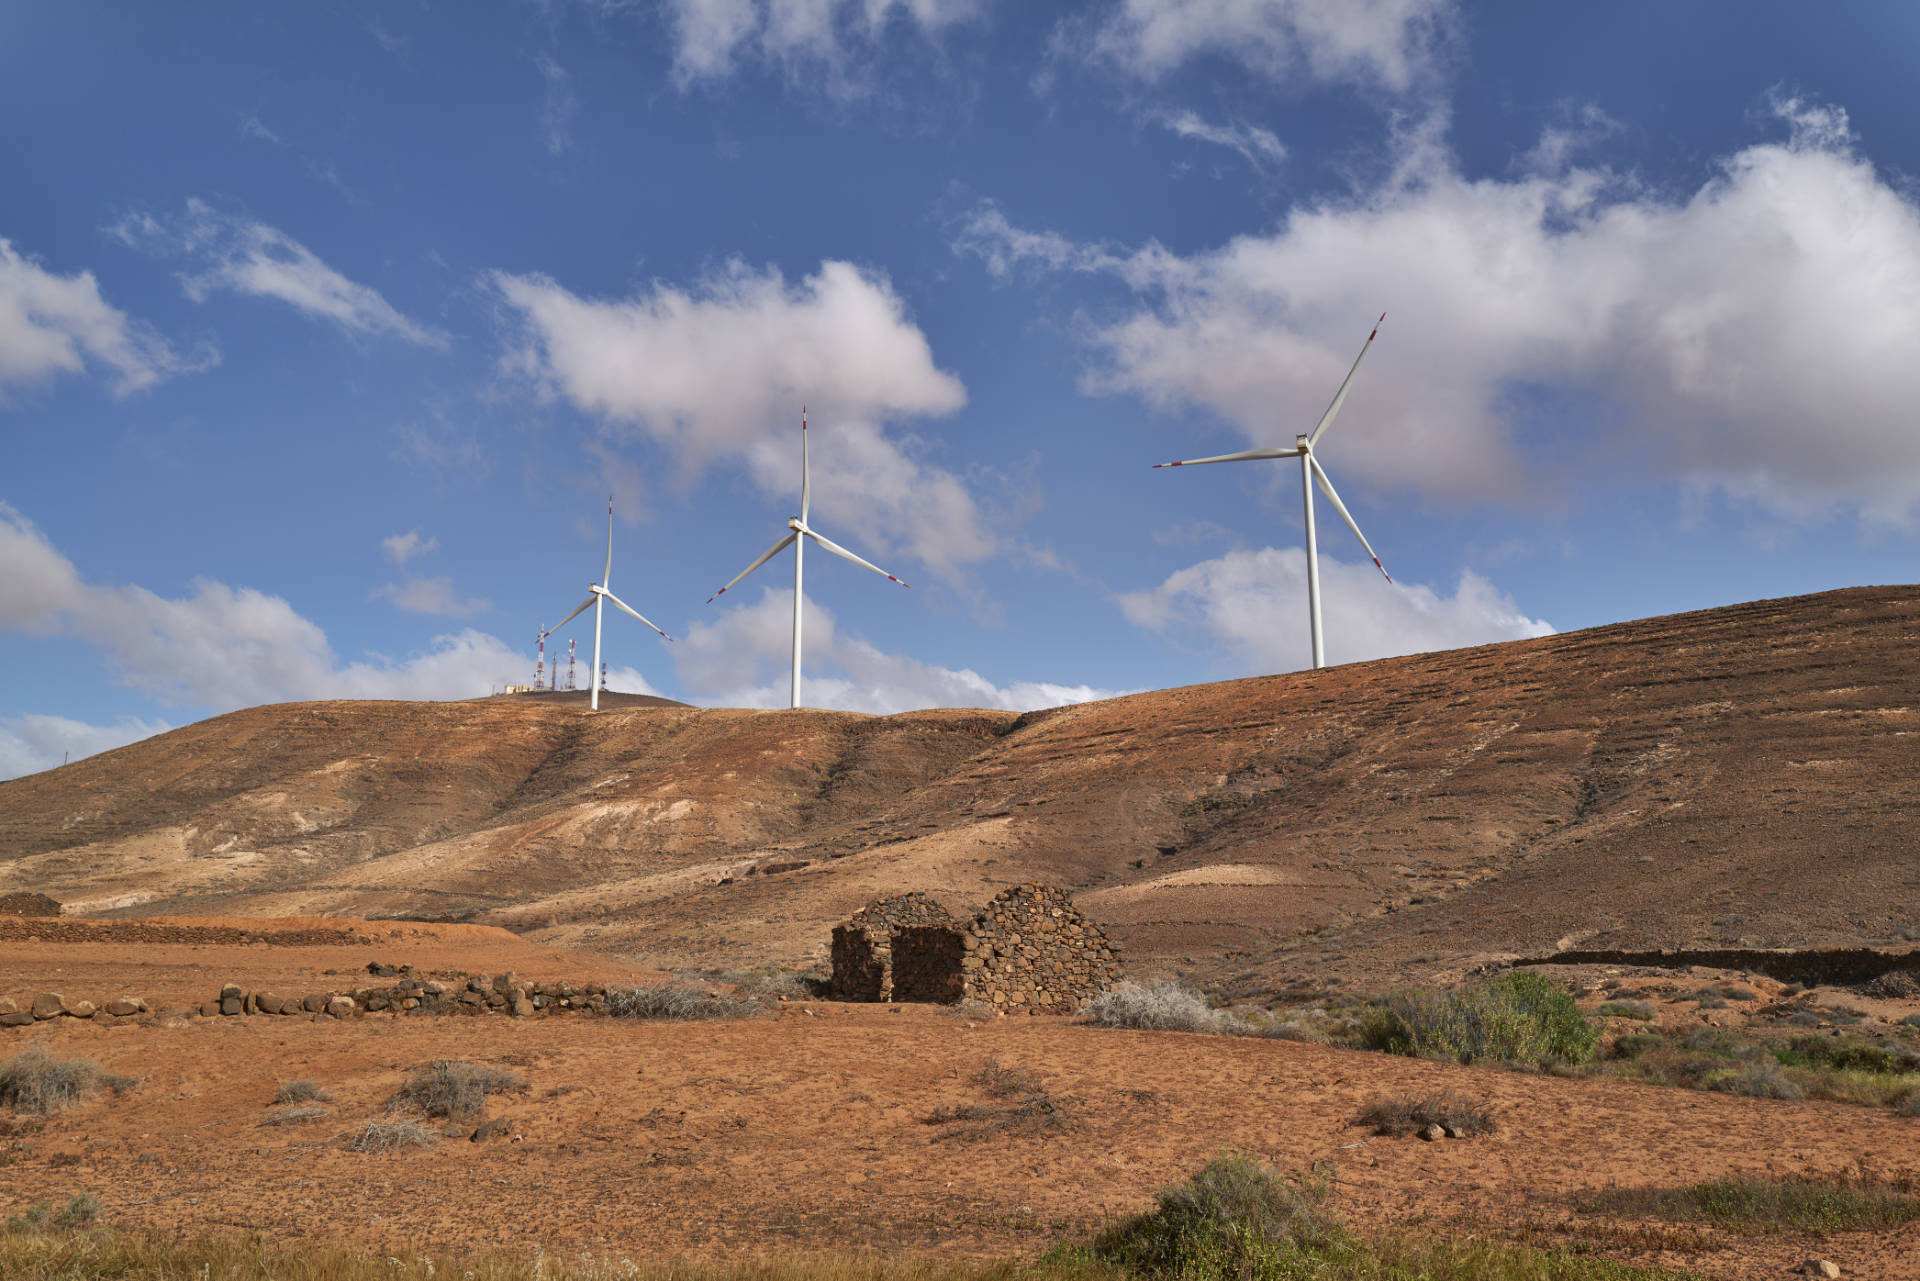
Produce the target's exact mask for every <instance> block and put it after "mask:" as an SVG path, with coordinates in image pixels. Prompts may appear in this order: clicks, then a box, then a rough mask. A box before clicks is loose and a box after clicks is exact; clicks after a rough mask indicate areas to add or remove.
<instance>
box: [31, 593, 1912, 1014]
mask: <svg viewBox="0 0 1920 1281" xmlns="http://www.w3.org/2000/svg"><path fill="white" fill-rule="evenodd" d="M1917 623H1920V594H1917V593H1916V591H1915V589H1913V588H1910V587H1887V588H1862V589H1856V590H1849V591H1841V592H1830V593H1825V594H1822V595H1818V596H1806V597H1797V598H1792V599H1787V600H1777V601H1760V602H1754V603H1751V604H1746V605H1739V606H1732V607H1728V608H1724V609H1716V610H1708V611H1704V612H1701V613H1695V614H1683V615H1675V616H1673V617H1669V618H1658V619H1649V620H1644V621H1640V622H1633V623H1624V624H1619V625H1617V626H1610V627H1603V628H1596V629H1593V630H1589V631H1583V632H1572V633H1567V634H1563V635H1559V636H1551V637H1545V638H1542V639H1539V640H1533V641H1524V642H1514V643H1510V644H1504V645H1495V646H1488V647H1484V648H1480V649H1471V650H1457V651H1451V652H1447V653H1441V654H1426V655H1417V656H1413V657H1409V658H1399V659H1390V660H1383V661H1380V662H1373V663H1358V664H1352V665H1348V666H1344V667H1336V668H1328V669H1326V670H1324V671H1319V672H1300V673H1293V674H1290V675H1284V676H1274V677H1267V678H1259V679H1252V680H1239V681H1229V682H1224V683H1221V684H1216V685H1202V686H1194V687H1191V688H1186V689H1174V690H1163V691H1156V692H1152V693H1146V694H1138V695H1133V696H1129V697H1126V698H1119V699H1113V700H1109V701H1107V702H1103V703H1094V704H1087V705H1083V706H1078V707H1069V708H1061V709H1056V710H1053V711H1048V712H1038V713H1029V714H1026V715H1020V716H1016V715H1014V714H1013V713H1010V712H996V711H980V710H960V711H929V712H914V713H908V714H904V715H899V716H887V717H874V716H861V715H855V714H852V713H844V712H826V711H811V710H809V711H801V712H788V711H778V712H761V711H742V710H729V709H700V708H685V707H672V706H667V707H655V706H627V705H620V706H616V707H613V708H610V709H609V710H603V711H602V712H600V713H599V714H598V715H590V714H589V713H587V712H586V711H585V710H584V708H583V706H582V705H581V704H580V701H579V698H578V697H577V696H576V697H575V698H574V701H573V702H571V703H569V702H566V701H565V696H561V697H558V698H555V699H548V700H541V699H533V698H523V697H518V696H514V697H501V698H492V699H480V700H475V701H473V702H469V703H455V704H425V703H364V702H363V703H308V704H294V705H287V706H279V707H261V708H253V709H249V710H247V711H242V712H235V713H233V714H231V715H228V716H222V717H217V718H214V719H212V720H208V721H204V722H201V723H199V724H196V725H190V726H187V727H185V728H183V729H180V730H176V731H173V732H171V733H168V734H164V735H161V736H159V737H157V738H155V739H152V740H149V741H147V742H145V743H139V744H135V745H133V746H130V747H127V748H123V749H121V750H119V751H115V752H109V753H105V754H103V755H101V756H97V757H94V758H91V759H89V760H85V761H79V762H75V763H74V764H72V765H70V766H66V767H63V768H61V769H57V770H49V771H46V772H45V773H42V774H37V775H33V776H31V777H28V778H22V779H16V780H13V781H11V782H5V783H0V893H3V892H6V891H9V890H32V891H42V892H45V893H48V894H51V895H53V896H54V897H56V898H58V899H61V900H62V901H64V902H66V903H67V904H68V905H69V911H71V912H74V913H78V914H83V915H102V914H116V913H120V914H130V913H139V914H142V915H149V914H154V913H161V912H191V913H199V914H204V915H211V914H244V915H263V916H264V915H277V916H289V915H344V916H360V917H369V916H386V915H396V914H397V915H405V916H417V917H427V918H434V919H458V920H474V921H479V922H484V923H491V924H499V925H504V926H507V927H510V928H513V929H515V930H516V931H519V932H522V933H526V934H529V935H531V936H533V937H536V938H540V939H544V940H548V941H551V942H555V943H562V944H567V945H576V946H578V945H584V946H588V947H592V948H594V949H596V950H602V951H605V950H617V951H620V952H623V953H625V954H627V955H630V956H632V957H633V958H635V960H636V961H641V962H645V963H648V964H653V965H658V966H661V967H665V968H678V967H683V966H703V965H704V966H735V967H742V966H753V965H765V964H788V965H795V966H804V965H808V964H817V963H818V962H819V961H820V960H821V959H822V958H823V957H824V954H825V948H826V941H827V937H828V931H829V930H830V928H831V926H832V925H833V924H834V923H835V922H837V921H839V920H842V919H844V918H845V917H846V916H847V915H849V914H850V913H851V912H852V911H853V910H855V909H856V908H858V907H860V906H862V905H864V904H865V903H866V902H867V901H869V900H870V899H872V898H873V897H875V896H877V895H879V894H883V893H895V892H899V891H901V890H907V889H924V890H928V891H931V892H933V893H934V894H935V895H936V896H939V897H941V898H942V899H943V900H944V901H946V902H947V903H948V905H949V906H950V907H953V908H956V909H961V908H971V907H975V906H978V905H979V904H980V903H983V902H985V901H986V900H987V899H989V898H991V897H992V896H993V894H994V893H995V892H997V891H998V890H999V889H1001V888H1002V887H1004V886H1005V885H1007V884H1012V883H1017V882H1020V881H1024V880H1030V879H1042V880H1047V881H1051V882H1054V883H1057V884H1061V885H1064V886H1066V887H1068V888H1069V889H1071V890H1073V891H1074V892H1075V893H1076V894H1077V896H1078V899H1079V903H1080V905H1081V907H1082V908H1083V910H1085V911H1086V912H1087V913H1088V914H1089V915H1090V916H1092V917H1093V918H1094V919H1095V920H1097V921H1098V922H1100V924H1101V925H1103V926H1104V927H1105V928H1106V929H1107V930H1108V931H1109V933H1110V934H1112V935H1113V936H1115V937H1116V938H1117V939H1118V940H1119V941H1121V942H1122V943H1124V944H1126V945H1127V946H1128V948H1129V950H1130V955H1131V956H1132V957H1133V958H1134V960H1135V962H1136V964H1138V965H1139V966H1141V967H1143V968H1158V969H1185V970H1188V971H1190V972H1192V973H1193V974H1195V975H1196V976H1198V977H1201V978H1204V979H1208V980H1211V981H1214V982H1218V983H1221V984H1228V985H1232V986H1233V987H1235V988H1236V989H1237V990H1243V991H1256V990H1261V989H1265V990H1283V989H1287V988H1290V987H1293V986H1297V985H1298V984H1300V983H1302V982H1312V983H1324V982H1327V981H1329V980H1338V981H1341V982H1344V983H1346V984H1347V985H1348V987H1349V988H1353V987H1377V986H1381V985H1384V984H1387V983H1392V982H1402V981H1408V980H1415V981H1422V982H1434V981H1445V980H1448V979H1450V978H1454V977H1458V975H1460V974H1461V973H1463V972H1464V971H1465V970H1467V969H1469V968H1471V967H1472V966H1474V965H1476V964H1479V963H1481V962H1483V961H1485V960H1486V959H1488V958H1490V957H1498V956H1503V955H1513V954H1516V953H1521V954H1539V953H1541V952H1546V951H1551V950H1552V949H1554V948H1555V947H1563V946H1564V947H1576V946H1577V947H1585V948H1607V947H1613V948H1645V947H1699V946H1733V945H1741V946H1757V947H1783V946H1795V947H1804V946H1830V945H1843V946H1845V945H1859V944H1868V943H1887V942H1893V941H1897V940H1898V939H1899V938H1900V937H1901V936H1902V934H1903V932H1906V933H1910V932H1912V931H1914V930H1916V929H1920V921H1916V920H1915V918H1914V916H1913V908H1912V904H1913V902H1914V900H1915V895H1916V890H1917V889H1920V871H1916V867H1915V864H1914V861H1913V858H1912V833H1913V831H1914V830H1915V827H1916V824H1917V823H1920V791H1917V790H1916V789H1915V788H1914V787H1913V785H1912V778H1913V759H1914V745H1913V744H1911V743H1908V742H1907V741H1906V740H1907V739H1908V738H1910V737H1913V736H1914V734H1915V733H1916V731H1917V730H1920V707H1916V705H1915V691H1916V689H1920V643H1916V642H1917V641H1920V626H1917V625H1916V624H1917ZM616 701H617V700H616Z"/></svg>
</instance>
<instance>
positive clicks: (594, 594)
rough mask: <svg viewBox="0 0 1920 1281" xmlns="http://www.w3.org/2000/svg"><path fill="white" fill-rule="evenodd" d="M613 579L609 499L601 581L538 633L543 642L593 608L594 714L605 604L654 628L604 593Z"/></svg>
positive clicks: (591, 700)
mask: <svg viewBox="0 0 1920 1281" xmlns="http://www.w3.org/2000/svg"><path fill="white" fill-rule="evenodd" d="M612 577H613V499H612V498H608V499H607V567H606V568H605V569H603V570H601V571H600V581H599V582H597V583H588V584H587V591H588V592H589V593H591V594H590V595H589V596H588V597H587V598H586V599H585V600H583V601H581V602H580V603H579V604H578V605H576V606H574V609H573V613H571V614H568V615H567V616H566V617H565V618H563V619H561V620H560V621H559V622H557V623H555V624H554V625H553V626H552V627H549V628H547V630H546V631H544V632H542V633H540V639H541V640H543V641H544V640H545V639H546V638H547V637H549V636H551V635H553V634H554V633H555V632H557V631H559V630H560V629H561V628H562V627H565V626H566V625H567V624H568V623H571V622H572V621H573V620H574V619H576V618H578V617H579V616H580V611H581V610H583V609H585V608H586V607H587V606H589V605H591V606H593V693H592V694H591V695H589V696H588V699H587V702H588V705H589V707H591V709H592V710H593V711H596V712H597V711H599V710H600V670H601V669H600V618H601V615H602V614H604V613H605V612H606V606H607V602H608V601H611V602H613V605H614V607H615V608H616V609H623V610H625V611H626V612H627V613H629V614H631V615H633V616H634V617H635V618H638V619H639V620H640V621H641V622H643V623H646V624H647V626H648V627H653V624H652V623H650V622H647V620H646V618H645V617H644V616H642V615H641V613H640V611H639V610H637V609H635V608H634V607H633V606H631V605H629V604H627V602H625V601H623V600H621V599H620V598H619V597H618V596H615V595H614V594H613V593H612V592H610V591H608V590H607V581H608V580H609V579H611V578H612ZM653 630H654V631H656V632H660V629H659V628H658V627H653ZM660 635H661V637H662V638H664V639H666V640H672V639H673V637H671V636H668V635H667V634H666V633H665V632H660ZM559 666H560V662H559V659H558V658H557V657H556V658H555V660H554V667H555V669H556V670H558V668H559Z"/></svg>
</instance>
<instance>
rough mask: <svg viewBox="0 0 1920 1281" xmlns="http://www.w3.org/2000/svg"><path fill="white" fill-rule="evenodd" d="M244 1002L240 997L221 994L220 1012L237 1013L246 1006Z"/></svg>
mask: <svg viewBox="0 0 1920 1281" xmlns="http://www.w3.org/2000/svg"><path fill="white" fill-rule="evenodd" d="M246 1004H247V1003H246V1002H245V1001H244V1000H242V999H241V998H240V997H237V996H223V997H221V998H220V1012H221V1013H222V1014H238V1013H240V1011H241V1010H243V1009H245V1008H246Z"/></svg>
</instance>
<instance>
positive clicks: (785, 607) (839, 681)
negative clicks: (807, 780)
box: [674, 584, 1124, 714]
mask: <svg viewBox="0 0 1920 1281" xmlns="http://www.w3.org/2000/svg"><path fill="white" fill-rule="evenodd" d="M883 586H884V584H883ZM804 625H805V630H806V637H805V648H804V650H803V658H804V659H805V665H806V671H807V677H806V685H805V689H804V693H803V697H804V700H805V702H806V704H807V706H809V707H832V708H838V709H840V710H843V711H853V712H871V713H876V714H886V713H890V712H905V711H911V710H913V709H915V708H921V707H998V708H1004V709H1007V710H1009V711H1030V710H1032V709H1033V708H1036V707H1058V706H1060V705H1061V704H1064V703H1084V702H1087V701H1089V700H1092V699H1096V698H1112V697H1114V696H1115V695H1116V694H1119V693H1122V692H1124V691H1119V690H1103V689H1094V688H1092V687H1091V686H1087V685H1060V684H1053V683H1050V682H1046V681H1014V682H1012V683H1011V684H1007V685H996V684H994V683H993V682H992V681H990V680H988V679H987V678H986V677H984V676H982V675H980V674H979V673H978V672H976V671H974V670H972V669H971V668H951V667H936V666H933V665H932V664H929V663H922V662H920V661H918V660H917V659H912V658H907V657H905V656H903V655H900V654H889V653H886V652H885V651H883V650H881V649H879V648H878V647H876V646H874V645H873V644H872V643H870V642H869V641H867V640H865V639H863V638H862V637H859V636H855V635H851V634H848V633H844V632H842V631H841V630H840V629H839V628H838V626H837V625H836V624H835V622H834V618H833V615H832V614H831V613H829V612H828V611H827V610H826V609H825V608H824V607H823V606H821V605H820V604H819V603H818V602H817V601H815V600H814V599H813V597H812V596H811V595H809V596H808V598H807V603H806V616H805V620H804ZM792 644H793V592H792V591H791V590H788V591H781V590H778V589H775V588H767V589H765V590H764V591H763V592H762V593H761V597H760V600H759V601H758V602H757V603H755V604H753V605H747V606H741V607H739V608H737V609H733V610H731V611H728V612H727V613H724V614H722V615H721V616H720V617H719V618H718V619H716V620H715V621H713V622H711V623H696V624H694V625H693V626H692V627H691V628H689V629H688V632H687V637H686V639H685V641H684V642H683V643H681V644H679V645H676V646H675V647H674V658H675V660H676V663H677V664H678V674H679V677H680V680H681V682H682V683H683V684H684V685H685V686H686V687H687V688H688V689H690V690H693V691H695V692H696V693H697V694H698V695H699V696H700V697H701V701H703V702H706V703H711V704H714V705H717V706H723V707H785V706H786V705H787V701H788V685H789V679H790V673H791V670H792V667H791V664H792V661H793V659H792V652H793V651H792Z"/></svg>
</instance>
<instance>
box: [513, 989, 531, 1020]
mask: <svg viewBox="0 0 1920 1281" xmlns="http://www.w3.org/2000/svg"><path fill="white" fill-rule="evenodd" d="M532 1013H533V1002H532V1001H529V1000H528V999H527V998H526V996H525V995H524V994H522V995H520V996H517V997H515V998H514V1001H513V1017H515V1018H517V1019H524V1018H526V1017H527V1016H528V1015H530V1014H532Z"/></svg>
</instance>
